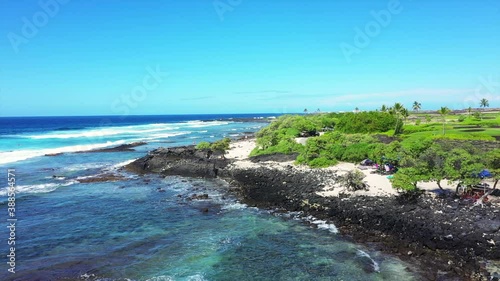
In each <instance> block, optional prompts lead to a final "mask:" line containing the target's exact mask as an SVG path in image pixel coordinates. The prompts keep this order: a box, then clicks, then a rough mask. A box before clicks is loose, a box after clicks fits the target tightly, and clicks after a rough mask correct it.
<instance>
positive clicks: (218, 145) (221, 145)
mask: <svg viewBox="0 0 500 281" xmlns="http://www.w3.org/2000/svg"><path fill="white" fill-rule="evenodd" d="M230 143H231V139H230V138H223V139H221V140H218V141H216V142H214V143H212V145H210V148H211V149H212V150H214V151H221V152H226V150H229V144H230Z"/></svg>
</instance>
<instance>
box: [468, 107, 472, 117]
mask: <svg viewBox="0 0 500 281" xmlns="http://www.w3.org/2000/svg"><path fill="white" fill-rule="evenodd" d="M467 112H468V113H469V118H470V114H471V113H472V107H470V106H469V108H467Z"/></svg>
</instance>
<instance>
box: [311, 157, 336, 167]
mask: <svg viewBox="0 0 500 281" xmlns="http://www.w3.org/2000/svg"><path fill="white" fill-rule="evenodd" d="M337 163H338V161H337V160H335V159H328V158H326V157H319V158H315V159H313V160H311V161H309V162H308V165H309V166H310V167H312V168H326V167H329V166H333V165H336V164H337Z"/></svg>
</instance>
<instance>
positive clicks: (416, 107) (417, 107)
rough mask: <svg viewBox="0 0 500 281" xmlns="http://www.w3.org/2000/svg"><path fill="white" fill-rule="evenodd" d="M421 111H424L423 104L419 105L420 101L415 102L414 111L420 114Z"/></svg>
mask: <svg viewBox="0 0 500 281" xmlns="http://www.w3.org/2000/svg"><path fill="white" fill-rule="evenodd" d="M420 109H422V104H421V103H419V102H418V101H414V102H413V110H415V111H416V112H417V113H418V111H419V110H420Z"/></svg>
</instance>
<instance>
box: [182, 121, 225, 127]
mask: <svg viewBox="0 0 500 281" xmlns="http://www.w3.org/2000/svg"><path fill="white" fill-rule="evenodd" d="M227 124H229V122H223V121H206V122H204V121H189V122H187V126H188V127H190V128H204V127H212V126H221V125H227Z"/></svg>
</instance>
